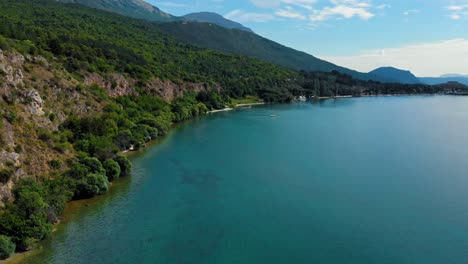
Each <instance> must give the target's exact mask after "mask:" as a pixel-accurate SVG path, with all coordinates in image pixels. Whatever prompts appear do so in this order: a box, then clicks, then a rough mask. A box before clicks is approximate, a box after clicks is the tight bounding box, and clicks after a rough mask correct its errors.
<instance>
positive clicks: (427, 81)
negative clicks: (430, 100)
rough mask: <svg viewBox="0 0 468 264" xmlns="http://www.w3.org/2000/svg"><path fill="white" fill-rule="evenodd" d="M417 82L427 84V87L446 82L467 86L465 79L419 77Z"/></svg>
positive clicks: (466, 79) (467, 82) (467, 80)
mask: <svg viewBox="0 0 468 264" xmlns="http://www.w3.org/2000/svg"><path fill="white" fill-rule="evenodd" d="M419 80H420V81H421V82H422V83H425V84H429V85H437V84H443V83H448V82H458V83H462V84H465V85H468V78H467V77H419Z"/></svg>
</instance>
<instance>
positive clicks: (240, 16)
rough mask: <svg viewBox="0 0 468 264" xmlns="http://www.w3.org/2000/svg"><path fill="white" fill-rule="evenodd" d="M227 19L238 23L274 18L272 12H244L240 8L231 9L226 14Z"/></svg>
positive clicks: (265, 20) (264, 20)
mask: <svg viewBox="0 0 468 264" xmlns="http://www.w3.org/2000/svg"><path fill="white" fill-rule="evenodd" d="M224 17H226V18H227V19H231V20H234V21H237V22H240V23H245V22H267V21H270V20H272V19H274V16H273V15H272V14H267V13H255V12H246V11H244V10H242V9H236V10H233V11H231V12H229V13H227V14H226V15H224Z"/></svg>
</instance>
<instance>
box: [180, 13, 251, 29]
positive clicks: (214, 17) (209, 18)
mask: <svg viewBox="0 0 468 264" xmlns="http://www.w3.org/2000/svg"><path fill="white" fill-rule="evenodd" d="M183 18H185V19H187V20H189V21H196V22H202V23H213V24H216V25H218V26H221V27H224V28H229V29H239V30H244V31H248V32H253V31H252V29H250V28H248V27H245V26H243V25H242V24H240V23H237V22H234V21H232V20H229V19H226V18H224V17H223V16H221V15H219V14H216V13H212V12H199V13H191V14H188V15H185V16H183Z"/></svg>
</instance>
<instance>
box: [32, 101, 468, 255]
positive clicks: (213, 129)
mask: <svg viewBox="0 0 468 264" xmlns="http://www.w3.org/2000/svg"><path fill="white" fill-rule="evenodd" d="M271 115H276V117H271ZM132 161H133V163H134V175H133V176H132V177H131V178H128V179H121V180H119V181H118V182H117V183H116V184H115V186H114V187H113V188H112V190H111V192H110V193H109V194H108V195H104V196H101V197H98V198H96V199H92V200H89V201H81V202H74V203H72V204H71V206H70V207H69V208H68V210H67V214H66V218H65V221H64V222H65V223H64V224H62V225H59V226H58V230H57V231H56V232H55V233H54V234H53V235H52V236H51V237H50V238H48V239H47V240H46V241H44V242H43V243H41V246H42V250H40V251H38V252H36V253H35V254H33V256H30V257H27V258H25V259H24V261H23V262H24V263H60V264H63V263H87V264H88V263H161V264H165V263H168V264H178V263H184V264H192V263H193V264H195V263H203V264H205V263H206V264H215V263H216V264H220V263H221V264H224V263H226V264H234V263H269V264H271V263H304V264H305V263H307V264H310V263H327V264H335V263H336V264H345V263H351V264H354V263H356V264H366V263H369V264H370V263H372V264H375V263H379V264H385V263H388V264H395V263H398V264H406V263H408V264H409V263H425V264H431V263H434V264H436V263H437V264H440V263H444V264H449V263H460V264H461V263H463V264H466V263H468V97H456V96H411V97H374V98H353V99H340V100H326V101H322V102H320V103H316V104H313V103H294V104H284V105H266V106H260V107H254V108H252V109H243V110H238V111H232V112H222V113H216V114H213V115H210V116H208V117H204V118H201V119H197V120H194V121H191V122H188V123H187V124H184V125H181V126H179V127H178V128H176V129H174V130H173V131H172V132H171V133H170V135H168V136H167V137H166V138H165V139H164V140H162V141H161V142H160V143H159V144H156V145H154V146H152V147H150V148H148V149H147V150H146V151H145V152H144V153H141V154H137V155H135V156H134V157H132Z"/></svg>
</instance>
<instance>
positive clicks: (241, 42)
mask: <svg viewBox="0 0 468 264" xmlns="http://www.w3.org/2000/svg"><path fill="white" fill-rule="evenodd" d="M62 1H67V2H70V1H72V2H74V3H80V4H83V5H87V6H90V7H94V8H99V9H104V10H106V11H111V12H115V13H119V14H122V15H126V16H130V17H134V18H143V19H145V18H146V17H149V18H146V19H148V20H156V21H165V22H167V21H176V22H172V23H161V24H160V28H161V29H162V30H163V31H165V32H166V33H168V34H170V35H172V36H174V37H176V38H178V39H180V40H183V41H185V42H187V43H190V44H193V45H197V46H199V47H202V48H208V49H214V50H217V51H222V52H228V53H234V54H240V55H246V56H249V57H252V58H256V59H260V60H264V61H267V62H271V63H274V64H277V65H281V66H284V67H287V68H290V69H293V70H304V71H324V72H331V71H338V72H341V73H345V74H349V75H351V76H353V77H354V78H358V79H362V80H376V81H384V82H385V81H392V80H390V79H388V78H385V77H380V76H375V75H372V74H367V73H361V72H358V71H354V70H350V69H347V68H344V67H340V66H338V65H335V64H332V63H330V62H327V61H324V60H321V59H318V58H316V57H314V56H312V55H310V54H307V53H305V52H301V51H297V50H295V49H292V48H289V47H286V46H283V45H281V44H279V43H276V42H274V41H271V40H268V39H266V38H263V37H261V36H259V35H257V34H255V33H252V32H248V31H244V30H231V29H229V28H225V27H222V26H218V23H215V22H211V23H213V24H209V23H198V22H193V21H177V20H180V19H178V18H177V17H174V16H172V15H169V14H166V13H164V15H163V16H161V15H158V14H159V13H158V12H161V11H160V10H159V9H157V8H156V7H152V6H151V5H149V4H147V3H146V2H144V1H142V0H93V1H91V0H62ZM145 3H146V4H145ZM122 6H125V7H127V6H131V7H132V8H122ZM141 6H146V7H147V8H150V9H151V8H153V9H154V10H158V12H156V15H155V17H156V19H154V17H153V16H149V15H148V14H147V13H145V12H143V11H145V10H146V9H145V8H141ZM135 10H137V11H138V12H136V11H135ZM142 14H144V15H142ZM202 14H203V13H202ZM203 16H205V15H203ZM196 17H200V15H196ZM208 17H209V18H210V19H211V20H215V21H218V22H221V21H224V20H222V19H220V18H219V17H218V18H217V19H216V18H215V17H216V16H215V15H213V14H211V15H208ZM162 18H165V19H162ZM185 19H187V18H185ZM224 22H226V21H224ZM233 23H235V22H233ZM229 25H231V26H232V25H233V24H229Z"/></svg>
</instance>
